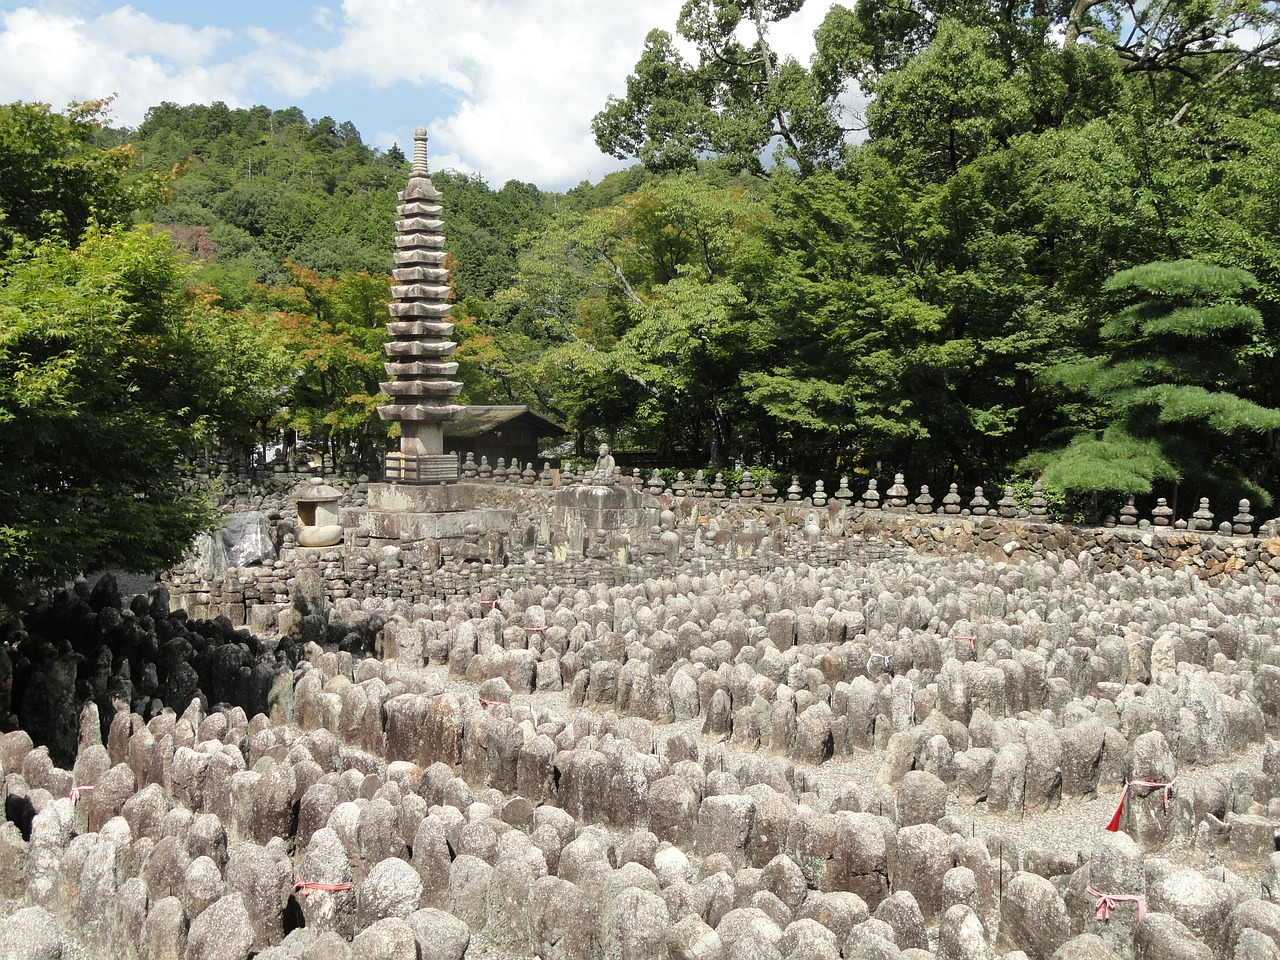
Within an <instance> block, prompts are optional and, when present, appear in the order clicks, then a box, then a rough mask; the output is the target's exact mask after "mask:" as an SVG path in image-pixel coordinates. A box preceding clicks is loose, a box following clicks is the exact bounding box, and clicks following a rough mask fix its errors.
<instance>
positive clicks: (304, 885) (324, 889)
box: [293, 877, 353, 893]
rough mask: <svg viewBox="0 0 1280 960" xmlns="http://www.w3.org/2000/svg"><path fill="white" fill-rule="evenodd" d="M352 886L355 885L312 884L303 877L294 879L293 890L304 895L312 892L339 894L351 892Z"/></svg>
mask: <svg viewBox="0 0 1280 960" xmlns="http://www.w3.org/2000/svg"><path fill="white" fill-rule="evenodd" d="M352 886H353V884H350V883H312V882H310V881H308V880H303V879H302V878H301V877H294V878H293V889H294V890H301V891H302V892H303V893H310V892H311V891H312V890H316V891H319V892H321V893H338V892H340V891H342V890H350V889H351V887H352Z"/></svg>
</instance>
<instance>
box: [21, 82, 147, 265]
mask: <svg viewBox="0 0 1280 960" xmlns="http://www.w3.org/2000/svg"><path fill="white" fill-rule="evenodd" d="M106 107H107V102H106V101H90V102H87V103H81V104H72V105H71V106H70V108H69V109H68V111H67V113H65V114H62V113H54V112H53V111H52V110H51V109H50V108H49V106H48V104H43V103H21V102H19V103H10V104H4V105H0V254H3V253H5V252H6V251H8V250H9V249H10V248H11V247H12V246H13V245H14V243H15V242H17V241H18V240H19V239H27V240H43V239H45V238H49V237H58V238H61V239H62V240H64V241H65V242H67V243H70V244H75V243H77V242H78V241H79V239H80V235H81V233H83V232H84V230H85V228H86V227H88V226H89V224H90V223H91V222H97V223H99V224H101V225H103V226H111V225H114V224H118V223H123V222H126V221H127V220H128V218H129V215H130V213H131V212H132V210H133V209H134V207H135V206H137V205H138V204H139V203H143V202H154V200H155V198H156V197H158V195H159V190H160V187H161V184H160V183H159V182H158V181H157V180H155V179H146V178H131V177H129V176H128V173H129V171H130V168H131V166H132V164H133V160H134V155H135V153H134V150H133V149H132V148H130V147H128V146H117V147H113V148H112V149H109V150H102V149H100V148H99V147H98V146H97V145H96V143H95V138H96V137H97V135H98V132H99V131H100V130H101V129H102V119H101V118H102V113H103V112H104V111H105V109H106Z"/></svg>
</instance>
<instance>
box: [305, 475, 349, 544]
mask: <svg viewBox="0 0 1280 960" xmlns="http://www.w3.org/2000/svg"><path fill="white" fill-rule="evenodd" d="M341 498H342V494H341V493H339V492H338V491H337V490H335V489H334V488H333V487H331V486H329V485H328V484H327V483H325V482H324V481H323V480H321V479H320V478H319V477H312V478H311V479H310V480H308V481H305V482H303V483H302V484H300V485H299V486H298V489H297V490H295V491H294V493H293V499H294V501H295V502H296V503H297V504H298V529H297V530H296V531H295V533H294V538H295V539H296V540H297V541H298V546H300V547H332V546H336V545H337V544H339V543H341V542H342V525H341V524H340V523H339V522H338V501H339V500H340V499H341Z"/></svg>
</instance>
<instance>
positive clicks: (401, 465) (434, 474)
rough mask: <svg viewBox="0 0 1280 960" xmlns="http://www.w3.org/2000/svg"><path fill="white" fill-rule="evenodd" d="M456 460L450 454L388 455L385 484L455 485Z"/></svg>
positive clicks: (455, 457) (456, 475)
mask: <svg viewBox="0 0 1280 960" xmlns="http://www.w3.org/2000/svg"><path fill="white" fill-rule="evenodd" d="M459 476H460V474H459V471H458V458H457V456H455V455H454V454H452V453H424V454H411V453H388V454H387V459H386V478H387V483H407V484H430V483H457V481H458V477H459Z"/></svg>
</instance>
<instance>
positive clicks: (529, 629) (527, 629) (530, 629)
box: [524, 627, 547, 634]
mask: <svg viewBox="0 0 1280 960" xmlns="http://www.w3.org/2000/svg"><path fill="white" fill-rule="evenodd" d="M524 632H525V633H543V634H545V633H546V632H547V628H546V627H525V628H524Z"/></svg>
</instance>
